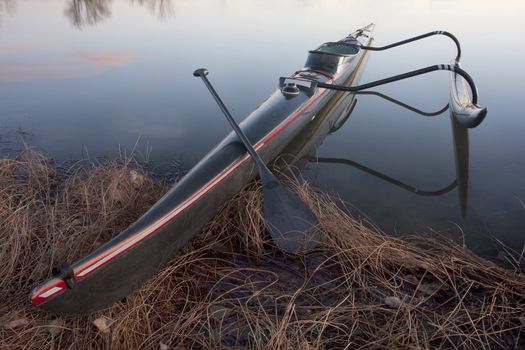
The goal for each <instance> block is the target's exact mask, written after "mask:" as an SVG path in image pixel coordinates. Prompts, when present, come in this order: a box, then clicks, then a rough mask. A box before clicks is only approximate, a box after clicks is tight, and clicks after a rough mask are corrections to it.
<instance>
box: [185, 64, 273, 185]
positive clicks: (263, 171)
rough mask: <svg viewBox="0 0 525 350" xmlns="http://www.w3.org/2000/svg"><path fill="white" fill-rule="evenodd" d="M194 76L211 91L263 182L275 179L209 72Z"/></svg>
mask: <svg viewBox="0 0 525 350" xmlns="http://www.w3.org/2000/svg"><path fill="white" fill-rule="evenodd" d="M193 75H194V76H196V77H200V78H201V79H202V81H203V82H204V84H205V85H206V87H207V88H208V90H210V93H211V95H212V96H213V98H214V99H215V102H217V104H218V105H219V108H220V109H221V111H222V113H223V114H224V116H225V117H226V119H227V120H228V122H229V123H230V125H231V126H232V128H233V130H234V131H235V133H236V134H237V136H239V138H240V139H241V141H242V143H243V144H244V147H246V150H247V151H248V153H249V154H250V156H251V157H252V159H253V161H254V162H255V164H256V165H257V168H258V170H259V175H260V177H261V180H263V181H264V180H266V179H268V178H273V177H274V176H273V174H271V172H270V170H269V169H268V168H267V167H266V165H265V164H264V162H263V160H262V159H261V157H260V156H259V155H258V154H257V152H256V151H255V149H254V148H253V146H252V144H251V142H250V140H248V137H247V136H246V134H245V133H244V132H243V131H242V130H241V128H240V127H239V125H238V124H237V122H236V121H235V119H233V117H232V115H231V114H230V112H229V111H228V108H226V106H225V105H224V103H223V102H222V100H221V98H220V97H219V95H218V94H217V92H216V91H215V89H214V88H213V86H212V85H211V83H210V81H209V80H208V78H206V75H208V70H207V69H204V68H201V69H197V70H196V71H195V72H193Z"/></svg>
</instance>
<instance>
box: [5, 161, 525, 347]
mask: <svg viewBox="0 0 525 350" xmlns="http://www.w3.org/2000/svg"><path fill="white" fill-rule="evenodd" d="M166 187H167V186H166V185H164V184H159V183H156V182H154V181H152V180H149V179H148V178H147V177H145V176H144V174H143V173H141V172H140V171H139V170H136V169H135V170H132V169H130V167H129V166H126V165H124V166H117V165H115V164H106V165H104V166H100V167H93V168H87V169H86V168H84V169H83V170H81V171H79V172H78V173H76V174H73V175H72V176H69V177H68V178H67V179H65V180H62V179H60V178H59V176H58V175H57V174H56V171H55V170H54V169H53V166H52V164H50V163H49V161H48V160H47V159H45V158H44V157H42V156H41V155H39V154H37V153H34V152H25V153H22V154H21V155H20V156H18V157H17V158H16V159H4V160H1V161H0V230H1V231H0V235H1V236H0V239H1V241H0V242H1V243H0V252H1V255H0V258H1V261H2V264H1V266H0V288H1V290H0V298H1V305H0V348H1V349H58V348H66V349H92V348H95V349H98V348H106V349H186V348H197V349H199V348H203V349H216V348H231V349H234V348H253V349H297V348H300V349H304V350H307V349H324V348H326V349H334V348H341V349H343V348H350V349H356V348H366V349H370V348H371V349H374V348H375V349H385V348H389V349H410V348H414V349H426V348H428V349H430V348H432V349H434V348H467V349H470V348H475V349H509V348H516V349H518V348H524V347H525V338H524V337H525V335H524V326H525V309H524V307H525V305H524V303H525V278H524V276H523V275H522V274H520V273H519V272H518V271H511V270H506V269H504V268H501V267H498V266H496V265H494V264H492V263H491V262H488V261H486V260H483V259H481V258H479V257H477V256H475V255H474V254H472V253H470V252H469V251H467V250H465V249H463V248H461V247H460V246H457V245H455V244H454V243H452V242H442V241H434V240H429V239H427V238H405V239H398V238H392V237H389V236H386V235H383V234H381V233H378V232H376V231H374V230H371V229H370V228H368V227H367V226H366V225H364V224H363V223H362V222H359V221H356V220H354V219H352V218H350V217H348V216H347V215H346V214H345V213H344V212H343V211H341V210H340V209H339V208H338V207H337V206H336V205H335V204H334V202H333V201H331V200H329V199H327V198H326V197H324V196H322V195H318V194H313V193H312V192H311V191H309V190H308V189H306V188H301V189H300V191H301V195H302V196H303V198H305V199H307V200H308V201H309V203H310V204H311V206H312V208H314V209H315V210H316V212H317V213H318V215H319V218H320V225H321V227H322V229H323V230H324V232H325V238H324V240H323V242H322V243H321V246H320V248H319V249H317V250H316V251H314V252H311V253H309V254H306V255H298V256H292V255H283V254H282V253H280V252H279V251H278V250H276V249H275V248H273V246H272V244H271V242H270V241H269V240H268V236H267V233H266V232H265V230H264V223H263V220H262V216H261V195H260V191H259V188H258V187H257V186H256V185H252V186H251V187H249V188H248V189H246V190H245V191H243V192H242V193H240V194H239V195H238V196H237V197H236V198H235V199H233V200H232V201H231V202H229V203H228V204H227V205H226V206H225V207H224V208H223V209H222V210H221V212H220V214H219V215H218V216H217V217H216V219H215V220H214V221H213V222H211V223H210V224H209V225H208V226H207V227H206V228H205V229H204V230H203V231H202V232H201V234H200V235H199V236H198V237H196V238H195V239H193V240H192V241H191V243H190V245H189V246H188V247H187V248H186V249H185V250H184V251H183V252H182V254H181V255H180V256H179V257H177V258H175V259H174V260H173V261H172V262H171V263H170V264H169V265H168V266H167V267H165V268H164V269H163V270H162V271H160V272H159V273H158V274H157V275H156V276H155V277H154V278H153V279H152V280H150V281H149V282H148V283H147V284H146V285H144V286H143V287H142V288H141V289H140V290H138V291H136V292H134V293H133V294H132V295H130V296H129V297H128V298H127V299H126V301H125V302H120V303H118V304H116V305H114V306H113V307H111V308H109V309H106V310H103V311H101V312H98V313H96V314H94V315H89V316H82V317H63V316H59V315H51V314H47V313H45V312H42V311H40V310H38V309H36V308H34V307H32V306H31V305H30V304H29V302H28V300H27V295H28V292H29V290H30V288H31V287H32V286H33V285H34V284H35V283H36V281H37V279H38V278H40V277H42V276H47V275H49V274H50V268H51V266H52V265H53V264H54V263H55V262H56V261H59V260H67V261H74V260H76V259H78V258H79V257H81V256H83V255H84V254H86V253H87V252H89V251H91V250H93V249H94V248H95V247H97V246H98V245H99V244H100V243H101V242H104V241H106V240H108V239H109V237H111V236H112V235H114V234H116V233H118V232H119V231H120V230H121V229H123V228H124V227H126V226H127V225H128V224H130V223H131V222H133V221H134V220H135V219H136V218H137V217H138V216H139V215H140V214H141V213H142V212H144V211H145V210H146V209H147V208H148V207H149V206H150V205H151V204H152V203H153V202H155V200H156V199H157V198H158V197H160V196H161V195H162V193H163V192H164V191H165V190H166ZM95 320H96V324H97V325H98V328H97V327H96V326H95V324H94V323H93V322H94V321H95Z"/></svg>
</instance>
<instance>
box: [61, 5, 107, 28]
mask: <svg viewBox="0 0 525 350" xmlns="http://www.w3.org/2000/svg"><path fill="white" fill-rule="evenodd" d="M110 3H111V0H70V1H68V3H67V5H66V9H65V11H64V14H65V15H66V17H68V18H69V19H70V20H71V23H72V24H73V25H74V26H75V27H77V28H81V27H82V26H84V25H94V24H96V23H98V22H100V21H102V20H104V19H106V18H109V17H111V11H110V9H109V5H110Z"/></svg>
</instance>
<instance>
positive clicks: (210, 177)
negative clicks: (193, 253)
mask: <svg viewBox="0 0 525 350" xmlns="http://www.w3.org/2000/svg"><path fill="white" fill-rule="evenodd" d="M373 27H374V26H373V25H372V24H371V25H368V26H366V27H364V28H361V29H359V30H357V31H355V32H354V33H352V34H350V35H349V36H347V37H346V38H344V39H343V40H340V41H338V42H328V43H325V44H323V45H321V46H320V47H318V48H317V49H315V50H312V51H310V52H309V54H308V58H307V60H306V63H305V65H304V67H303V68H301V69H300V70H298V71H297V72H295V73H294V74H292V75H291V76H290V77H287V78H281V81H280V85H281V86H280V88H279V89H278V90H277V91H275V92H274V93H273V94H272V95H271V96H270V97H269V98H267V99H266V100H265V101H264V102H263V103H262V104H261V105H260V106H259V107H257V109H255V110H254V111H253V112H252V113H251V114H250V115H248V116H247V117H246V119H245V120H244V121H243V122H242V123H241V128H242V130H243V131H244V133H245V134H246V135H247V137H248V138H249V140H250V141H251V142H252V144H253V145H254V148H255V149H256V150H257V152H258V154H259V155H260V156H261V158H262V159H263V160H264V162H265V163H267V164H271V163H272V162H273V161H274V160H275V159H276V158H277V157H279V156H280V155H281V154H282V153H283V152H284V151H285V150H286V149H287V147H288V146H290V142H291V140H294V139H295V138H296V137H297V135H300V134H301V131H303V132H304V130H305V129H307V128H308V127H309V125H311V124H312V123H317V121H316V120H315V118H316V116H317V114H318V113H319V112H320V111H322V110H323V108H324V110H326V108H329V109H330V111H341V112H337V114H340V113H343V112H342V111H344V108H343V109H341V110H340V109H338V108H339V107H338V106H339V105H340V104H343V103H344V102H345V101H346V99H345V98H344V97H343V93H341V92H339V91H336V90H333V89H328V88H322V87H319V88H315V89H312V86H304V87H303V86H302V84H303V83H304V82H312V81H313V82H318V83H320V84H333V85H339V86H354V85H356V84H357V82H358V79H359V72H360V71H361V69H362V68H363V66H364V64H365V58H366V55H367V51H366V50H362V49H361V46H363V47H364V46H368V45H370V43H371V41H372V30H373ZM305 85H308V84H307V83H305ZM327 106H328V107H327ZM334 113H336V112H331V114H330V115H331V116H332V117H333V116H334V115H335V114H334ZM336 119H337V118H336ZM334 120H335V119H334ZM314 129H315V128H313V129H312V130H314ZM256 176H257V171H256V169H255V167H254V163H253V160H252V158H250V156H249V155H248V154H247V153H246V148H245V147H244V146H243V144H242V143H241V142H240V139H239V138H238V136H237V135H236V134H235V133H233V132H232V133H230V134H229V135H227V136H226V137H225V138H224V140H222V141H221V142H220V143H219V144H218V145H217V146H216V147H215V148H214V149H213V150H211V151H210V152H209V153H208V154H207V155H206V156H205V157H204V158H203V159H202V160H201V161H200V162H199V163H198V164H197V165H195V166H194V167H193V168H192V169H191V170H190V171H189V172H188V173H187V174H186V175H185V176H184V177H183V178H182V179H181V180H180V181H179V182H178V183H177V184H176V185H175V186H174V187H173V188H172V189H171V190H170V191H169V192H168V193H166V194H165V195H164V196H163V197H162V198H161V199H160V200H159V201H158V202H157V203H156V204H155V205H154V206H153V207H151V208H150V209H149V210H148V211H147V212H146V213H145V214H144V215H143V216H142V217H140V218H139V219H138V220H137V221H136V222H135V223H134V224H133V225H131V226H130V227H129V228H127V229H126V230H124V231H123V232H121V233H120V234H118V235H117V236H116V237H115V238H113V239H112V240H111V241H109V242H107V243H105V244H104V245H102V246H101V247H100V248H98V249H97V250H95V251H94V252H93V253H91V254H89V255H88V256H86V257H85V258H83V259H81V260H79V261H77V262H75V263H74V264H72V265H67V264H62V265H60V266H58V268H57V269H56V270H55V274H54V275H53V276H52V277H51V278H50V279H48V280H47V281H45V282H43V283H42V284H40V285H38V286H37V287H36V288H34V289H33V291H32V293H31V296H30V297H31V302H32V303H33V304H34V305H37V306H40V307H42V308H44V309H46V310H49V311H53V312H57V313H65V314H81V313H88V312H92V311H95V310H98V309H101V308H104V307H106V306H109V305H111V304H112V303H114V302H115V301H118V300H120V299H122V298H124V297H125V296H126V295H128V294H129V293H130V292H131V291H132V290H134V289H135V288H137V287H138V286H139V285H140V284H141V283H143V282H144V281H145V280H147V279H148V278H150V277H151V276H152V275H154V274H155V273H156V272H157V271H159V269H160V268H162V266H164V265H165V264H166V263H167V262H168V261H169V260H170V259H171V258H173V257H174V256H175V254H176V253H177V252H178V251H179V250H180V249H181V248H182V247H184V246H185V245H186V243H187V242H188V241H189V240H190V239H191V238H192V237H193V236H195V235H196V234H197V233H198V232H199V231H200V230H201V229H202V227H203V226H204V225H205V224H206V223H208V222H209V221H210V220H211V219H212V218H213V217H214V216H215V215H216V214H217V212H218V211H219V209H220V208H221V206H222V205H223V204H225V203H226V202H227V201H228V200H230V199H231V198H232V197H233V196H234V195H235V194H236V193H238V192H239V191H241V190H242V189H243V188H244V187H245V186H246V185H247V184H248V183H249V182H250V181H252V180H253V179H254V178H255V177H256Z"/></svg>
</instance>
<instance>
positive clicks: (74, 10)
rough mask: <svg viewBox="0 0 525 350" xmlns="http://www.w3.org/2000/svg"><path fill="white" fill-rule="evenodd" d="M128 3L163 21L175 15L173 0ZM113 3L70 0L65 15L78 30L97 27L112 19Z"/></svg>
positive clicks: (93, 0) (146, 0)
mask: <svg viewBox="0 0 525 350" xmlns="http://www.w3.org/2000/svg"><path fill="white" fill-rule="evenodd" d="M0 1H14V0H0ZM128 2H129V3H130V4H131V5H138V6H143V7H148V8H149V10H150V11H151V13H153V14H154V15H156V16H157V17H158V18H159V19H161V20H165V19H168V18H171V17H173V15H174V14H175V12H174V9H173V0H128ZM111 3H112V0H69V1H68V2H67V5H66V9H65V11H64V14H65V15H66V17H68V18H69V19H70V20H71V23H72V24H73V26H75V27H77V28H82V27H83V26H86V25H95V24H97V23H98V22H101V21H103V20H105V19H107V18H109V17H111V10H110V5H111Z"/></svg>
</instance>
